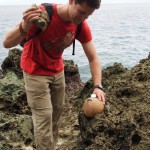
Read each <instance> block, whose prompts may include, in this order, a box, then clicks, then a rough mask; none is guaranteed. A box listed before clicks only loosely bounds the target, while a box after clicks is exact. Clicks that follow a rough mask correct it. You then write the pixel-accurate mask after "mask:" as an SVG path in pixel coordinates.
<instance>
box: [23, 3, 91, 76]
mask: <svg viewBox="0 0 150 150" xmlns="http://www.w3.org/2000/svg"><path fill="white" fill-rule="evenodd" d="M53 10H54V11H53V15H52V19H51V21H50V23H49V25H48V27H47V28H46V29H45V30H44V31H43V32H41V33H40V34H38V35H37V36H35V37H34V38H32V39H31V40H30V41H29V42H27V43H26V44H25V45H24V49H23V52H22V56H21V68H22V69H23V70H24V71H25V72H27V73H28V74H32V75H55V74H58V73H60V72H61V71H62V70H63V69H64V63H63V58H62V53H63V51H64V49H65V48H67V47H69V46H70V45H71V44H72V42H73V40H74V38H75V35H76V31H77V26H76V25H74V24H73V23H66V22H64V21H63V20H62V19H61V18H60V17H59V16H58V13H57V5H56V4H53ZM37 30H38V27H36V26H34V27H32V28H31V29H30V30H29V33H28V35H27V36H28V37H30V36H31V35H34V34H35V32H36V31H37ZM77 39H78V40H79V41H80V43H81V44H84V43H87V42H89V41H91V40H92V35H91V31H90V29H89V26H88V24H87V22H86V21H84V22H83V23H82V28H81V31H80V34H79V36H78V38H77Z"/></svg>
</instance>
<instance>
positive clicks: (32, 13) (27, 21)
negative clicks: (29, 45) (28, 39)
mask: <svg viewBox="0 0 150 150" xmlns="http://www.w3.org/2000/svg"><path fill="white" fill-rule="evenodd" d="M40 13H41V9H38V8H37V7H32V8H29V9H27V10H26V11H25V12H24V13H23V21H22V22H21V23H20V24H19V25H18V26H16V27H15V28H13V29H11V30H10V31H8V33H6V36H5V38H4V41H3V45H4V47H5V48H11V47H14V46H16V45H18V44H19V43H20V42H21V41H22V40H23V39H24V38H25V36H26V34H27V32H28V31H29V29H30V28H31V27H32V26H33V21H34V20H36V19H37V18H38V17H39V16H40Z"/></svg>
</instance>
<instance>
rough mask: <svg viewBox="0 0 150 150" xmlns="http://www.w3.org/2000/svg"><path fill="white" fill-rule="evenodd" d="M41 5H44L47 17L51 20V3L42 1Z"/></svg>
mask: <svg viewBox="0 0 150 150" xmlns="http://www.w3.org/2000/svg"><path fill="white" fill-rule="evenodd" d="M42 5H43V6H44V7H45V9H46V11H47V13H48V16H49V19H50V20H51V18H52V15H53V5H52V4H50V3H42Z"/></svg>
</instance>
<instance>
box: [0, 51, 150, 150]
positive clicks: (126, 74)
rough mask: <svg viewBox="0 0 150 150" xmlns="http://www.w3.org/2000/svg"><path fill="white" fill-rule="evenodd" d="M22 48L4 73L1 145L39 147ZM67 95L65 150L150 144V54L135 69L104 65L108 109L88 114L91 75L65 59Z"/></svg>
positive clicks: (6, 149)
mask: <svg viewBox="0 0 150 150" xmlns="http://www.w3.org/2000/svg"><path fill="white" fill-rule="evenodd" d="M20 55H21V50H19V49H11V50H10V51H9V54H8V57H6V58H5V60H4V61H3V63H2V66H1V67H2V70H3V75H2V72H0V77H1V78H0V150H27V149H30V148H31V147H33V149H35V144H34V137H33V125H32V120H31V112H30V109H29V108H28V106H27V101H26V94H25V90H24V82H23V78H22V71H21V70H20V67H19V62H20ZM65 77H66V100H65V105H64V110H63V115H62V117H61V121H60V138H59V141H58V147H59V150H149V149H150V140H149V139H150V55H149V56H148V58H145V59H143V60H141V61H140V62H139V64H137V65H136V66H134V67H133V68H132V69H131V70H128V69H127V68H125V67H123V66H122V64H119V63H114V65H113V66H110V67H107V68H105V69H103V85H104V87H105V92H106V94H107V103H106V106H105V109H104V111H103V113H101V114H98V115H96V116H95V117H94V118H86V117H85V115H84V114H83V112H82V105H83V102H84V100H85V98H87V97H89V96H90V94H91V93H92V90H93V82H92V79H90V80H89V81H88V82H86V83H82V82H81V80H80V75H79V70H78V66H77V65H76V64H74V62H73V61H71V60H70V61H65Z"/></svg>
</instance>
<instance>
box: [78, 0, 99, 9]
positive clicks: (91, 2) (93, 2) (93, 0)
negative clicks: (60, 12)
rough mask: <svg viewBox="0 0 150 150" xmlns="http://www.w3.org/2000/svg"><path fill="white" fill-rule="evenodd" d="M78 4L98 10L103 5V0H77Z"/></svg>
mask: <svg viewBox="0 0 150 150" xmlns="http://www.w3.org/2000/svg"><path fill="white" fill-rule="evenodd" d="M75 3H76V4H82V3H87V5H88V6H89V7H91V8H95V9H98V8H99V7H100V4H101V0H75Z"/></svg>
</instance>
